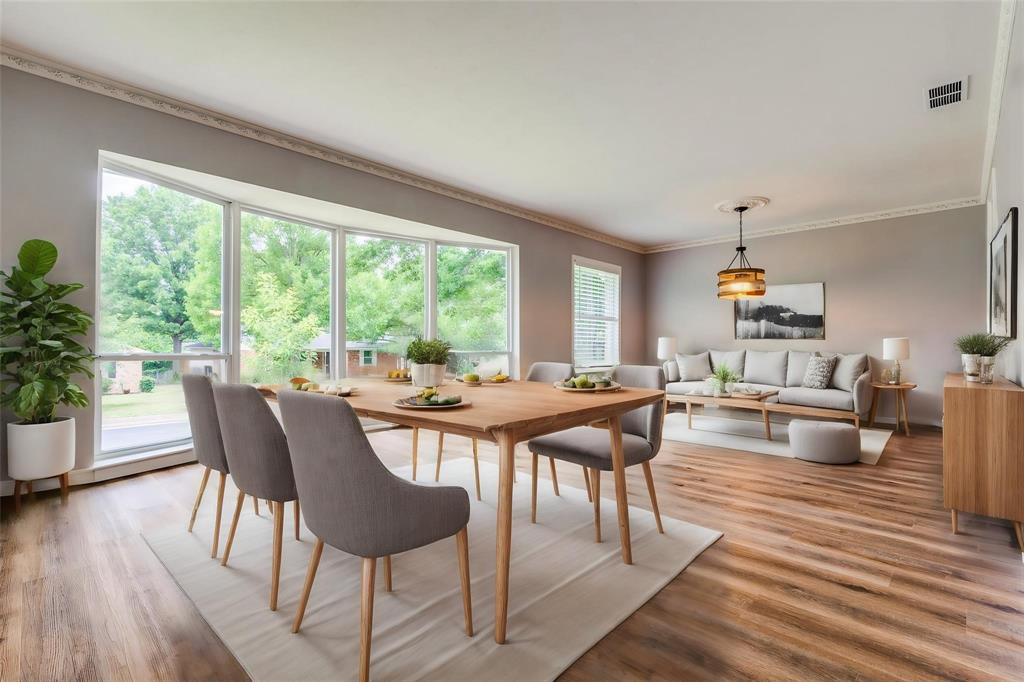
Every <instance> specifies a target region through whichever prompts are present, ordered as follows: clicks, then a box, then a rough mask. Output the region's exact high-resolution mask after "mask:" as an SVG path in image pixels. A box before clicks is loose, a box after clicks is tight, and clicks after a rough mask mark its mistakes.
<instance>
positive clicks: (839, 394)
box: [779, 388, 853, 410]
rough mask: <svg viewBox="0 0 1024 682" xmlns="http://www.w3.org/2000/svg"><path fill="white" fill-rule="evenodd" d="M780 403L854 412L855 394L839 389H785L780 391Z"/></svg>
mask: <svg viewBox="0 0 1024 682" xmlns="http://www.w3.org/2000/svg"><path fill="white" fill-rule="evenodd" d="M779 402H780V403H783V404H785V405H805V406H807V407H823V408H825V409H827V410H853V394H852V393H849V392H847V391H841V390H839V389H838V388H824V389H822V388H784V389H782V390H781V391H779Z"/></svg>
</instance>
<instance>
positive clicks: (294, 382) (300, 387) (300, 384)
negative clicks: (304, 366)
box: [288, 377, 322, 393]
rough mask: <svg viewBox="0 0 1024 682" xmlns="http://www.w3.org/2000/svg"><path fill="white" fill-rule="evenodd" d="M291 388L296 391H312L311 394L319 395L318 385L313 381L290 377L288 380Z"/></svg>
mask: <svg viewBox="0 0 1024 682" xmlns="http://www.w3.org/2000/svg"><path fill="white" fill-rule="evenodd" d="M288 383H289V384H291V386H292V388H294V389H295V390H296V391H312V392H313V393H321V392H322V391H321V389H320V384H318V383H316V382H315V381H310V380H309V379H307V378H306V377H292V378H291V379H289V380H288Z"/></svg>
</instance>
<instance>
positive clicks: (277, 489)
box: [213, 384, 299, 611]
mask: <svg viewBox="0 0 1024 682" xmlns="http://www.w3.org/2000/svg"><path fill="white" fill-rule="evenodd" d="M213 397H214V402H215V403H216V404H217V417H218V421H219V422H220V431H221V435H222V436H223V438H224V454H226V455H227V459H228V466H230V467H231V478H232V479H233V480H234V482H235V486H236V487H237V488H238V500H237V502H236V503H235V515H234V516H233V517H232V519H231V529H230V530H229V531H228V542H227V545H226V546H225V547H224V558H223V559H222V560H221V562H220V563H221V565H222V566H227V564H228V557H229V556H230V555H231V543H232V542H233V541H234V539H235V530H236V529H237V528H238V517H239V515H240V514H241V512H242V501H243V500H244V499H245V496H246V495H247V494H248V495H253V496H254V497H262V498H263V499H265V500H268V501H269V502H270V505H271V507H272V510H273V512H274V550H273V557H272V559H271V569H270V610H271V611H276V610H277V592H278V586H279V585H280V582H281V545H282V536H283V535H284V503H285V502H291V501H294V502H295V517H296V520H297V519H298V515H299V499H298V495H297V494H296V492H295V476H294V475H293V474H292V462H291V456H290V455H289V453H288V441H287V440H286V439H285V437H284V431H283V430H282V429H281V423H280V422H279V421H278V420H277V417H275V416H274V413H273V411H272V410H271V409H270V406H269V405H267V401H266V399H264V398H263V396H262V395H260V392H259V391H257V390H256V389H255V388H254V387H253V386H246V385H244V384H218V385H217V386H214V387H213Z"/></svg>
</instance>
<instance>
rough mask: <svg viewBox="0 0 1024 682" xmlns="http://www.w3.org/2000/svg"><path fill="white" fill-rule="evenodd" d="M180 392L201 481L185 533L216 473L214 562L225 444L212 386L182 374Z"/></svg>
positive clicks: (225, 473) (225, 464) (224, 475)
mask: <svg viewBox="0 0 1024 682" xmlns="http://www.w3.org/2000/svg"><path fill="white" fill-rule="evenodd" d="M181 389H182V391H183V392H184V394H185V409H186V410H187V411H188V422H189V424H190V425H191V427H192V449H193V451H194V452H195V454H196V459H198V460H199V463H200V464H201V465H203V479H202V481H200V483H199V494H197V495H196V502H195V504H194V505H192V517H191V518H190V519H189V520H188V532H189V533H191V532H192V527H193V526H195V524H196V514H197V513H198V512H199V505H200V503H202V501H203V491H205V490H206V484H207V482H208V481H209V480H210V472H211V471H216V472H218V473H219V474H220V482H219V483H218V485H217V515H216V516H215V517H214V521H213V546H212V547H211V548H210V556H211V557H213V558H216V557H217V547H218V545H219V544H220V519H221V512H222V510H223V508H224V483H225V482H226V479H227V476H228V472H229V469H228V460H227V457H226V456H225V455H224V441H223V440H222V439H221V435H220V423H219V422H218V421H217V408H216V406H215V405H214V402H213V383H212V382H211V381H210V379H209V378H208V377H205V376H202V375H200V374H185V375H184V376H182V377H181Z"/></svg>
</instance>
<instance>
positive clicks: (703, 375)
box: [676, 351, 711, 381]
mask: <svg viewBox="0 0 1024 682" xmlns="http://www.w3.org/2000/svg"><path fill="white" fill-rule="evenodd" d="M676 364H677V365H679V381H704V380H705V379H707V378H708V375H709V374H711V356H710V355H709V354H708V352H707V351H704V352H703V353H698V354H696V355H683V354H682V353H676Z"/></svg>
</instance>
